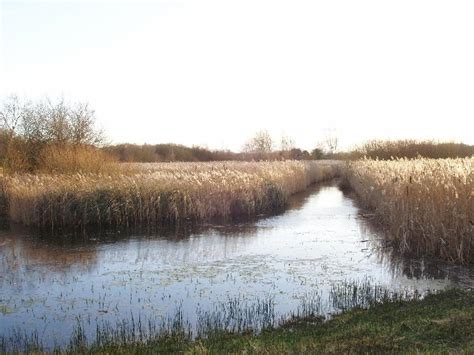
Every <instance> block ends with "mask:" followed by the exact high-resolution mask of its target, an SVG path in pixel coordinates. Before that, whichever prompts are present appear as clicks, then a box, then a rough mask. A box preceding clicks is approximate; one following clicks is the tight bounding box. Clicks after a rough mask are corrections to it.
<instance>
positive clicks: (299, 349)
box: [63, 290, 474, 354]
mask: <svg viewBox="0 0 474 355" xmlns="http://www.w3.org/2000/svg"><path fill="white" fill-rule="evenodd" d="M76 340H77V339H76ZM80 340H81V339H79V341H78V342H76V344H80ZM473 351H474V292H473V291H461V290H449V291H445V292H443V293H440V294H433V295H429V296H427V297H426V298H424V299H423V300H412V301H390V302H386V303H383V304H377V305H374V306H372V307H371V308H369V309H362V308H356V309H352V310H350V311H346V312H344V313H342V314H340V315H337V316H335V317H333V318H332V319H331V320H329V321H323V320H322V319H321V318H318V317H297V318H293V319H291V320H289V321H287V322H286V323H284V324H283V325H282V326H281V327H279V328H276V329H267V330H264V331H263V332H262V333H261V334H259V335H255V334H253V333H251V332H247V333H229V332H216V333H214V334H212V335H211V336H209V337H207V338H204V339H196V340H192V339H190V338H189V337H187V336H185V335H184V334H181V335H180V334H179V333H175V334H174V335H166V336H160V337H157V338H155V339H153V338H152V339H151V340H150V339H149V340H144V341H134V342H128V343H120V342H117V343H108V344H103V345H88V346H85V345H84V346H80V345H75V346H72V347H71V348H69V350H67V351H66V350H64V351H63V352H64V353H67V352H70V353H108V354H114V353H120V354H128V353H136V354H138V353H140V354H143V353H149V354H151V353H185V354H223V353H246V354H248V353H251V354H276V353H333V354H340V353H367V352H371V353H381V352H396V353H400V352H401V353H407V352H408V353H416V352H423V353H433V352H436V353H439V352H450V353H466V354H467V353H472V352H473Z"/></svg>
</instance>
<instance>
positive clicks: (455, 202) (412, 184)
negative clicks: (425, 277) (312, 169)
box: [345, 158, 474, 263]
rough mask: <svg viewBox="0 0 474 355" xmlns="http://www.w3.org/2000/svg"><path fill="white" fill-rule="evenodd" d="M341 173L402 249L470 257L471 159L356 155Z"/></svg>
mask: <svg viewBox="0 0 474 355" xmlns="http://www.w3.org/2000/svg"><path fill="white" fill-rule="evenodd" d="M345 177H346V184H347V185H348V186H350V188H352V189H353V190H354V191H355V193H356V195H357V197H358V199H359V201H361V202H362V204H363V205H364V206H365V207H368V208H370V209H372V210H373V211H374V212H375V214H376V216H377V218H378V220H379V221H380V222H382V224H383V225H384V226H385V227H386V228H387V229H388V233H386V238H387V239H388V240H389V241H390V242H393V244H394V245H396V246H397V247H398V248H399V250H400V251H401V252H402V253H410V254H414V255H418V256H426V255H431V256H435V257H440V258H442V259H444V260H448V261H451V262H457V263H473V262H474V159H472V158H466V159H437V160H434V159H416V160H406V159H400V160H396V161H375V160H362V161H357V162H352V163H349V164H348V166H347V169H346V172H345Z"/></svg>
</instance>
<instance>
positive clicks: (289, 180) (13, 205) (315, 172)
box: [2, 161, 337, 230]
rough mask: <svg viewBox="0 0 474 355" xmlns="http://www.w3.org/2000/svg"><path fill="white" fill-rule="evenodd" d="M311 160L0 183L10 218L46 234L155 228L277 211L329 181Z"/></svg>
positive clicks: (138, 167)
mask: <svg viewBox="0 0 474 355" xmlns="http://www.w3.org/2000/svg"><path fill="white" fill-rule="evenodd" d="M336 173H337V165H336V164H331V163H317V162H300V161H285V162H258V163H257V162H219V163H158V164H127V165H120V169H119V170H117V169H114V172H111V173H108V174H105V173H94V174H92V173H89V174H84V173H81V174H79V173H78V174H38V175H29V174H22V175H12V176H5V177H3V179H2V191H3V195H4V196H5V200H6V204H7V209H8V211H7V215H8V217H9V219H10V220H11V221H13V222H16V223H21V224H23V225H26V226H31V227H38V228H48V229H51V230H57V229H65V228H68V229H69V228H74V229H75V228H85V227H88V226H95V227H120V228H121V227H155V226H163V225H174V224H178V223H180V222H182V221H210V220H216V219H222V220H231V219H237V218H248V217H253V216H257V215H259V214H267V213H274V212H279V211H281V210H283V209H284V208H285V206H286V203H287V201H288V197H289V196H290V195H291V194H293V193H295V192H298V191H301V190H303V189H305V188H306V187H307V186H308V185H310V184H312V183H315V182H318V181H322V180H326V179H329V178H332V177H334V175H335V174H336Z"/></svg>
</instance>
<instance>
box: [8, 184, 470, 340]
mask: <svg viewBox="0 0 474 355" xmlns="http://www.w3.org/2000/svg"><path fill="white" fill-rule="evenodd" d="M380 238H381V236H380V235H378V234H377V233H375V232H374V231H373V229H372V228H370V226H369V225H368V219H367V218H366V217H364V216H362V215H361V214H360V211H359V210H358V208H357V207H356V206H355V204H354V202H353V200H352V199H350V198H349V197H347V196H345V195H343V193H342V192H341V191H340V190H339V189H338V188H337V187H336V186H335V185H319V186H315V187H312V188H310V189H309V190H308V191H306V192H305V193H302V194H299V195H296V196H294V197H293V198H292V201H291V206H290V208H289V209H288V210H287V211H286V212H285V213H284V214H282V215H278V216H274V217H269V218H264V219H261V220H259V221H256V222H255V221H254V222H248V223H242V224H236V225H226V226H219V225H211V226H207V227H203V228H200V229H199V230H195V231H194V232H192V233H189V234H188V235H181V234H172V235H164V236H160V235H156V236H152V237H150V236H122V237H120V236H113V237H111V238H106V240H105V241H104V240H103V238H92V240H87V241H84V240H81V241H78V240H77V239H74V240H71V239H60V240H58V239H56V240H54V241H53V240H51V239H48V238H39V237H38V236H37V235H31V234H30V235H29V234H26V233H23V234H22V233H19V232H12V231H4V232H1V234H0V286H1V288H0V335H3V336H5V335H8V334H10V333H11V332H13V331H15V330H16V331H18V330H21V331H25V332H27V333H31V332H37V334H38V336H39V337H40V339H41V340H43V342H45V343H46V344H47V345H53V344H65V343H66V342H67V340H68V339H69V338H70V335H71V333H72V331H73V328H74V326H75V325H76V323H77V320H78V319H81V320H82V321H83V322H85V326H86V328H87V329H86V332H88V333H90V334H93V333H94V332H95V329H96V324H102V323H103V322H112V323H113V322H116V321H118V320H121V319H126V318H129V317H131V316H134V317H138V316H140V317H142V318H144V319H162V318H166V317H168V316H170V315H172V314H173V313H174V312H176V309H177V308H180V309H181V310H182V311H183V313H184V315H185V317H186V319H187V320H189V322H190V323H193V322H194V321H195V320H196V310H197V309H199V310H201V311H206V310H212V309H214V308H215V306H216V304H218V303H219V302H225V301H226V300H228V299H235V298H238V299H240V300H242V301H243V302H249V303H251V302H253V301H254V300H256V299H272V300H273V301H274V303H275V312H276V314H277V315H279V316H284V315H285V314H288V313H289V312H293V311H295V309H296V308H297V307H298V305H299V304H300V303H301V299H302V298H304V297H307V295H308V294H311V293H313V294H314V293H315V292H317V293H318V294H319V295H320V297H322V298H323V299H324V298H325V297H327V294H328V292H329V289H330V287H331V285H333V284H334V283H337V282H343V281H348V280H349V281H358V280H359V281H367V280H368V281H370V282H371V283H374V284H380V285H384V286H386V287H388V288H390V289H393V290H399V289H411V290H414V289H417V290H419V291H424V290H428V289H431V290H433V289H443V288H445V287H449V286H455V285H456V286H461V287H472V286H473V284H474V282H473V280H474V270H473V269H468V268H463V267H454V266H448V265H443V264H440V263H435V262H427V261H421V260H411V261H410V260H395V259H394V258H391V257H390V253H389V252H388V251H389V249H388V248H387V247H386V246H384V245H383V244H382V243H381V242H380V241H379V240H380ZM327 311H328V312H329V311H330V308H328V309H327Z"/></svg>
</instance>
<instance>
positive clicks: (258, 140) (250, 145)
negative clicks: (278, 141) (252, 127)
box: [243, 130, 273, 155]
mask: <svg viewBox="0 0 474 355" xmlns="http://www.w3.org/2000/svg"><path fill="white" fill-rule="evenodd" d="M272 148H273V140H272V137H271V136H270V133H268V131H267V130H262V131H259V132H257V133H256V134H255V136H254V137H253V138H251V139H249V140H248V141H247V143H245V145H244V148H243V150H244V152H246V153H253V154H259V155H265V154H269V153H271V152H272Z"/></svg>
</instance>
